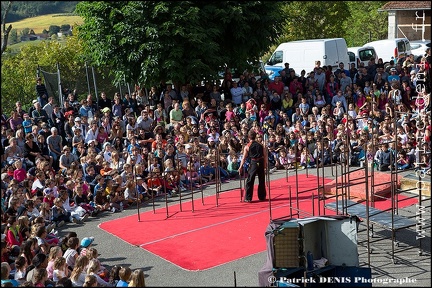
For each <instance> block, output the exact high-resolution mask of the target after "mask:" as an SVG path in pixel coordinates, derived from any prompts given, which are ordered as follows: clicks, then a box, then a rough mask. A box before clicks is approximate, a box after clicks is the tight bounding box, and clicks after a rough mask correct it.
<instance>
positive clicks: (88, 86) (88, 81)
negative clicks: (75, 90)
mask: <svg viewBox="0 0 432 288" xmlns="http://www.w3.org/2000/svg"><path fill="white" fill-rule="evenodd" d="M85 70H86V77H87V90H88V94H91V89H90V79H89V75H88V66H87V62H85Z"/></svg>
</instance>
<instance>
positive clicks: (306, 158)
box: [300, 147, 315, 168]
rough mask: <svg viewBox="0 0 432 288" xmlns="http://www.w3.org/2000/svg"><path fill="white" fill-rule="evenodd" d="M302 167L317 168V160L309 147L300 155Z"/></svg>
mask: <svg viewBox="0 0 432 288" xmlns="http://www.w3.org/2000/svg"><path fill="white" fill-rule="evenodd" d="M300 166H301V167H303V168H313V167H315V159H314V158H313V156H312V154H311V153H310V152H309V149H308V148H307V147H304V148H303V150H302V152H301V155H300Z"/></svg>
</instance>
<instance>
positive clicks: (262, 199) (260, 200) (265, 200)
mask: <svg viewBox="0 0 432 288" xmlns="http://www.w3.org/2000/svg"><path fill="white" fill-rule="evenodd" d="M259 201H261V202H263V201H267V199H265V198H264V199H259Z"/></svg>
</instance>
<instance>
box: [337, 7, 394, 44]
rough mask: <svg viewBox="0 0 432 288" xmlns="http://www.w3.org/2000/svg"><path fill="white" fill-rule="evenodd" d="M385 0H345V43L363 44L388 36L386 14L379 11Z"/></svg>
mask: <svg viewBox="0 0 432 288" xmlns="http://www.w3.org/2000/svg"><path fill="white" fill-rule="evenodd" d="M386 2H387V1H376V2H375V1H346V3H347V6H348V14H349V15H351V17H350V18H349V19H348V20H347V21H345V23H344V26H345V31H346V36H345V39H346V40H347V44H348V46H349V47H352V46H363V45H364V44H365V43H367V42H370V41H375V40H381V39H387V37H388V18H387V17H388V14H387V12H379V11H378V9H380V8H381V7H382V6H383V5H384V4H385V3H386Z"/></svg>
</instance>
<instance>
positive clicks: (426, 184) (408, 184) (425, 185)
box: [400, 171, 431, 197]
mask: <svg viewBox="0 0 432 288" xmlns="http://www.w3.org/2000/svg"><path fill="white" fill-rule="evenodd" d="M423 176H424V178H421V179H422V183H421V186H420V184H419V183H418V182H419V176H418V175H417V174H416V173H415V172H414V171H413V172H411V173H409V174H407V175H405V176H404V177H402V178H401V180H400V183H401V187H400V188H401V190H404V191H407V192H409V193H413V194H416V195H419V189H420V187H421V190H422V191H421V192H422V193H421V194H422V195H424V196H428V197H430V196H431V176H430V175H423Z"/></svg>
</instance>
